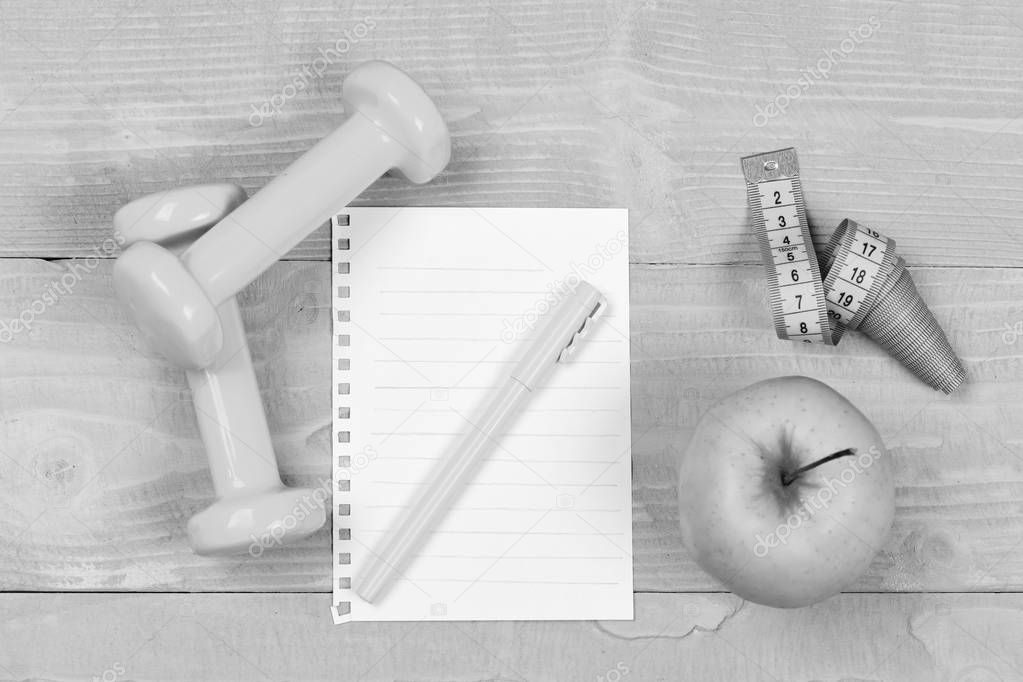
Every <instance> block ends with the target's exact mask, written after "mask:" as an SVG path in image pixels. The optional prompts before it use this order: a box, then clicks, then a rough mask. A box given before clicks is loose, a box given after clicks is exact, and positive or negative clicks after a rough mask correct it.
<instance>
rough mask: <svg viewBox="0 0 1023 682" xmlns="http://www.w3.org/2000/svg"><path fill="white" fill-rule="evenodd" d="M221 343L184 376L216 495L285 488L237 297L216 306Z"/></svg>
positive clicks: (248, 494)
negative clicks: (206, 362)
mask: <svg viewBox="0 0 1023 682" xmlns="http://www.w3.org/2000/svg"><path fill="white" fill-rule="evenodd" d="M217 312H218V314H219V315H220V324H221V326H222V328H223V330H224V345H223V347H222V348H221V349H220V352H219V353H218V354H217V359H216V361H215V362H214V364H213V365H211V366H210V367H207V368H205V369H201V370H189V371H187V372H186V376H187V378H188V385H189V386H190V387H191V389H192V400H193V402H194V403H195V414H196V419H197V420H198V423H199V433H200V434H201V435H202V440H203V443H204V444H205V445H206V453H207V457H208V459H209V464H210V474H211V475H212V477H213V489H214V490H215V491H216V494H217V497H219V498H221V499H228V498H231V497H236V496H251V495H254V494H257V493H260V492H266V491H270V490H276V489H279V488H281V487H282V486H283V483H282V482H281V477H280V474H279V473H278V469H277V456H276V455H275V453H274V449H273V441H272V440H271V438H270V429H269V427H268V426H267V423H266V416H265V414H264V411H263V401H262V400H260V397H259V386H258V385H257V383H256V375H255V372H254V371H253V369H252V358H251V356H250V355H249V347H248V344H247V343H246V341H245V328H244V326H243V325H242V318H241V313H240V312H239V310H238V303H237V302H236V301H235V299H234V298H233V297H232V298H229V299H228V300H227V301H225V302H223V303H221V304H220V306H218V308H217Z"/></svg>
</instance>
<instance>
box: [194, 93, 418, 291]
mask: <svg viewBox="0 0 1023 682" xmlns="http://www.w3.org/2000/svg"><path fill="white" fill-rule="evenodd" d="M408 154H409V151H408V150H407V149H405V148H403V147H402V146H401V145H400V144H399V143H398V142H397V141H396V140H395V138H394V137H392V136H390V135H389V134H388V133H387V131H385V130H383V129H382V128H381V127H379V125H378V124H377V123H376V122H374V121H371V120H370V119H369V118H367V117H366V116H364V115H361V114H360V113H359V112H355V113H354V114H353V115H352V116H350V117H349V118H348V119H347V120H346V121H345V122H344V123H343V124H342V125H341V126H340V127H339V128H338V129H337V130H335V131H334V132H333V133H331V134H330V135H328V136H327V137H325V138H324V139H323V140H321V141H320V142H319V143H318V144H317V145H316V146H314V147H313V148H312V149H310V150H309V151H308V152H306V153H305V154H304V155H303V156H301V157H299V159H298V160H296V161H295V162H294V163H292V164H291V165H290V166H288V168H287V169H285V170H284V172H283V173H281V174H280V175H279V176H277V177H276V178H274V179H273V180H272V181H270V183H269V184H268V185H266V186H265V187H264V188H263V189H262V190H260V191H259V192H258V193H257V194H256V195H255V196H253V197H252V198H251V199H249V200H248V201H247V202H245V203H244V204H242V205H241V206H240V207H238V208H237V209H235V210H234V211H233V212H232V213H231V214H230V215H228V216H227V217H226V218H224V219H223V220H221V221H220V222H219V223H218V224H217V225H216V226H215V227H214V228H213V229H212V230H210V231H209V232H207V233H206V234H204V235H203V236H202V237H200V238H199V239H198V240H197V241H196V242H195V243H194V244H193V245H192V246H191V247H189V248H188V249H187V250H186V251H185V252H184V253H183V254H182V256H181V260H182V261H183V262H184V264H185V267H187V268H188V270H189V271H190V272H191V273H192V275H193V276H194V277H195V279H196V281H197V282H199V284H200V286H202V288H203V289H204V290H205V292H206V295H207V296H208V297H209V299H210V301H211V302H212V303H213V304H214V305H220V304H221V303H223V302H224V301H226V300H227V299H228V298H230V297H232V296H234V295H235V294H236V293H238V292H239V291H240V290H241V289H242V288H244V287H245V286H246V285H248V284H249V283H250V282H251V281H252V280H254V279H255V278H256V277H257V276H258V275H259V274H260V273H262V272H263V271H264V270H266V269H267V268H268V267H270V266H271V265H273V264H274V263H275V262H276V261H277V260H279V259H280V258H282V257H284V255H285V254H286V253H287V252H288V251H290V250H291V249H292V248H294V247H295V246H296V245H297V244H298V243H299V242H301V241H302V239H304V238H305V237H306V236H307V235H308V234H309V233H311V232H312V231H313V230H315V229H316V228H317V227H319V226H320V225H322V224H323V223H324V222H325V221H326V220H327V219H329V218H330V216H331V215H333V214H334V213H337V212H339V211H340V210H341V209H343V208H344V207H345V206H347V205H348V204H349V203H351V201H352V200H353V199H355V197H357V196H359V194H361V193H362V192H363V190H365V189H366V188H367V187H369V186H370V185H371V184H373V182H374V181H376V180H377V179H378V178H379V177H380V176H381V175H383V174H384V173H386V172H387V171H389V170H390V169H391V168H393V167H395V165H397V164H398V163H399V161H400V160H401V159H402V158H403V157H406V156H408Z"/></svg>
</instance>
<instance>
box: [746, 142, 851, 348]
mask: <svg viewBox="0 0 1023 682" xmlns="http://www.w3.org/2000/svg"><path fill="white" fill-rule="evenodd" d="M742 172H743V175H744V176H745V177H746V199H747V201H748V202H749V207H750V211H751V212H752V214H753V231H754V232H755V233H756V236H757V241H758V242H759V243H760V254H761V256H762V258H763V261H764V267H765V268H767V283H768V294H769V296H770V300H771V313H772V316H773V317H774V328H775V331H776V332H777V334H778V337H779V338H782V339H791V340H793V341H805V342H807V343H826V344H832V343H834V339H833V337H832V331H831V327H830V325H829V323H828V305H827V301H826V299H825V297H824V284H823V281H822V280H821V272H820V267H819V266H818V264H817V254H816V252H815V251H814V249H813V241H812V240H811V238H810V228H809V226H808V225H807V222H806V206H805V204H804V201H803V188H802V186H801V185H800V182H799V160H798V159H797V158H796V150H795V149H792V148H788V149H779V150H777V151H773V152H766V153H764V154H754V155H752V156H746V157H743V159H742Z"/></svg>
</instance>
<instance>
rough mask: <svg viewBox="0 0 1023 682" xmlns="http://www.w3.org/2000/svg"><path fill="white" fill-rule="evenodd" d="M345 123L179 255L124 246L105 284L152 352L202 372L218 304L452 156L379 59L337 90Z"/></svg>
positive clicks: (413, 90) (424, 110)
mask: <svg viewBox="0 0 1023 682" xmlns="http://www.w3.org/2000/svg"><path fill="white" fill-rule="evenodd" d="M341 97H342V100H343V101H344V106H345V111H346V113H347V114H348V118H347V119H346V120H345V122H344V123H343V124H342V125H341V127H339V128H338V129H337V130H335V131H334V132H333V133H331V134H330V135H328V136H327V137H325V138H324V139H323V140H321V141H320V142H319V143H318V144H317V145H316V146H314V147H313V148H312V149H310V150H309V151H308V152H306V153H305V155H303V156H302V157H300V158H299V159H298V160H297V161H295V162H294V163H292V164H291V165H290V166H289V167H288V168H287V169H285V171H284V172H283V173H281V174H280V175H279V176H278V177H276V178H275V179H274V180H272V181H271V182H270V183H268V184H267V185H266V186H265V187H264V188H263V189H262V190H261V191H260V192H258V193H257V194H256V195H255V196H253V197H252V198H251V199H249V200H248V201H246V202H245V203H243V204H242V205H241V206H239V207H238V208H237V209H235V210H234V211H232V212H231V213H230V214H229V215H227V216H226V217H224V218H223V219H222V220H220V221H219V222H218V223H217V224H216V225H215V226H214V227H213V229H211V230H210V231H209V232H207V233H206V234H204V235H203V236H202V237H200V238H199V239H197V240H196V241H195V243H194V244H192V245H191V246H189V247H188V248H187V249H185V250H184V251H183V252H182V253H181V255H180V258H179V257H178V256H176V255H175V254H173V253H172V252H171V251H170V250H168V249H167V248H165V247H164V246H161V245H160V244H156V243H154V242H153V241H152V240H147V241H140V242H137V243H135V244H133V245H132V246H131V247H129V248H128V249H127V250H126V251H125V252H124V253H123V254H122V255H121V257H120V258H118V260H117V263H116V264H115V266H114V287H115V288H116V290H117V293H118V296H119V297H120V298H121V300H122V301H124V302H125V303H126V304H127V305H128V306H129V307H130V308H131V311H132V314H133V315H134V317H135V321H136V322H137V323H138V325H139V327H140V328H141V329H142V330H143V333H145V334H146V335H147V337H148V338H149V339H150V341H151V342H152V343H153V345H154V346H155V347H156V348H157V349H159V350H160V351H161V352H162V353H163V354H164V355H166V356H167V357H168V358H170V359H171V360H172V361H174V362H175V363H176V364H178V365H180V366H182V367H185V368H191V369H201V368H202V367H205V366H206V365H209V364H210V363H211V362H213V359H214V357H215V356H216V355H217V353H218V351H219V350H220V348H221V346H222V344H223V342H224V338H223V337H224V331H223V329H222V325H221V324H220V319H219V316H218V315H217V306H219V305H220V304H221V303H223V302H224V301H226V300H228V299H229V298H230V297H232V296H234V295H235V294H237V293H238V291H240V290H241V289H242V288H243V287H245V286H246V285H247V284H248V283H249V282H251V281H252V280H253V279H255V278H256V276H258V275H259V274H260V273H261V272H263V271H264V270H266V269H267V268H268V267H269V266H270V265H272V264H273V263H274V262H275V261H276V260H278V259H279V258H281V257H282V256H284V255H285V254H286V253H287V252H288V251H290V250H291V249H292V248H293V247H294V246H295V245H296V244H298V243H299V242H300V241H302V239H304V238H305V237H306V236H307V235H308V234H309V233H311V232H312V231H313V230H315V229H316V228H317V227H319V226H320V225H322V224H323V223H324V222H326V221H327V220H328V219H329V218H330V217H331V216H332V215H334V214H336V213H338V212H339V211H341V210H342V209H343V208H344V207H345V206H347V205H348V204H349V203H350V202H351V201H352V200H353V199H354V198H355V197H357V196H358V195H359V194H360V193H361V192H362V191H363V190H364V189H366V188H367V187H369V186H370V185H371V184H372V183H373V182H374V181H376V179H377V178H379V177H380V176H381V175H383V174H384V173H386V172H388V171H391V170H396V171H399V172H400V173H401V174H402V175H404V176H405V177H406V178H408V179H409V180H411V181H412V182H415V183H424V182H428V181H429V180H431V179H432V178H434V177H435V176H436V175H437V174H438V173H440V171H441V170H442V169H443V168H444V166H446V165H447V163H448V160H449V159H450V158H451V136H450V134H449V133H448V129H447V126H446V125H445V123H444V119H443V118H442V117H441V115H440V112H439V111H437V107H436V106H435V105H434V103H433V102H432V101H431V100H430V97H429V96H428V95H427V94H426V93H425V92H424V91H423V89H422V88H421V87H419V85H418V84H417V83H416V82H415V81H414V80H412V78H410V77H409V76H408V75H406V74H405V73H404V72H403V71H401V70H400V69H398V68H397V67H395V66H392V65H391V64H388V63H386V62H379V61H377V62H367V63H365V64H362V65H360V66H358V67H357V68H355V69H354V70H353V71H352V72H351V73H350V74H349V75H348V77H347V78H346V79H345V81H344V84H343V85H342V89H341Z"/></svg>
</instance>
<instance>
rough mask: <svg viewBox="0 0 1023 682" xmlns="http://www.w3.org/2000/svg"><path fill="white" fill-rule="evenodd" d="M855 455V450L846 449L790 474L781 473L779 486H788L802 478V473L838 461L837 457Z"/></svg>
mask: <svg viewBox="0 0 1023 682" xmlns="http://www.w3.org/2000/svg"><path fill="white" fill-rule="evenodd" d="M855 454H856V451H855V450H853V449H852V448H846V449H845V450H839V451H838V452H833V453H831V454H830V455H828V456H827V457H821V458H820V459H818V460H817V461H816V462H811V463H809V464H807V465H806V466H802V467H799V468H798V469H796V470H795V471H793V472H791V473H786V472H782V474H781V484H782V485H790V484H791V483H792V482H793V481H795V480H796V479H797V478H799V477H800V476H802V475H803V474H804V473H806V472H807V471H809V470H810V469H815V468H816V467H819V466H820V465H821V464H825V463H827V462H830V461H831V460H833V459H838V458H839V457H848V456H850V455H855Z"/></svg>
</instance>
